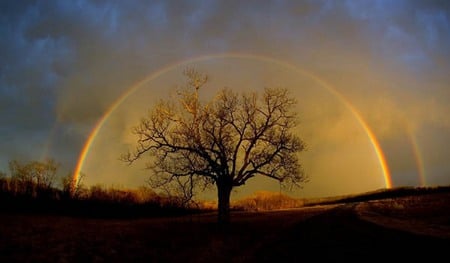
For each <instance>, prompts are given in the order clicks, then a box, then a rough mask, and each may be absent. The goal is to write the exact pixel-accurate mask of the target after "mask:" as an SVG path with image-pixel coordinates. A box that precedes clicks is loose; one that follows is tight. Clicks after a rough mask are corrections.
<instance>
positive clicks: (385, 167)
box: [73, 53, 392, 188]
mask: <svg viewBox="0 0 450 263" xmlns="http://www.w3.org/2000/svg"><path fill="white" fill-rule="evenodd" d="M220 58H241V59H254V60H259V61H263V62H270V63H274V64H276V65H280V66H283V67H286V68H288V69H291V70H293V71H294V72H298V73H300V74H303V75H305V76H308V77H310V78H312V79H313V80H314V81H316V82H317V83H319V84H320V85H321V86H323V87H324V88H326V89H327V90H328V91H329V92H331V93H332V94H333V95H335V96H336V97H337V98H338V99H339V100H340V101H341V102H342V103H344V105H345V106H346V107H347V108H348V109H349V110H350V111H351V112H352V114H353V115H354V117H355V118H356V119H357V121H358V122H359V123H360V125H361V126H362V128H363V129H364V131H365V132H366V134H367V136H368V138H369V140H370V142H371V144H372V146H373V149H374V151H375V153H376V155H377V158H378V160H379V162H380V166H381V169H382V172H383V177H384V182H385V186H386V188H392V180H391V176H390V172H389V168H388V165H387V162H386V158H385V156H384V154H383V151H382V149H381V147H380V144H379V142H378V140H377V138H376V136H375V134H374V133H373V132H372V130H371V129H370V127H369V125H368V124H367V123H366V122H365V121H364V119H363V118H362V116H361V114H360V113H359V112H358V111H357V110H356V109H355V107H353V105H352V104H350V102H349V101H348V100H347V99H346V98H345V97H344V96H343V95H342V94H341V93H339V92H338V91H337V90H336V89H335V88H333V87H332V86H331V85H329V84H328V83H326V82H325V81H323V80H321V79H320V78H318V77H317V76H315V75H314V74H312V73H310V72H308V71H306V70H304V69H302V68H299V67H297V66H295V65H293V64H290V63H288V62H284V61H280V60H276V59H273V58H270V57H266V56H263V55H255V54H246V53H221V54H212V55H204V56H199V57H195V58H190V59H185V60H181V61H178V62H175V63H172V64H170V65H168V66H166V67H164V68H162V69H160V70H158V71H155V72H153V73H152V74H150V75H149V76H147V77H146V78H144V79H143V80H141V81H139V82H137V83H136V84H134V85H133V86H131V87H130V88H128V90H127V91H126V92H124V93H123V94H122V96H120V97H119V98H118V99H117V100H116V101H115V102H114V103H113V104H112V105H111V106H110V107H109V108H108V109H107V111H106V112H105V113H104V114H103V116H102V117H101V118H100V119H99V120H98V121H97V123H96V124H95V126H94V128H93V129H92V131H91V133H90V134H89V136H88V137H87V139H86V142H85V144H84V146H83V148H82V150H81V153H80V155H79V158H78V162H77V165H76V167H75V171H74V174H73V179H74V181H75V182H77V181H78V179H79V176H80V174H81V169H82V167H83V164H84V161H85V159H86V156H87V155H88V153H89V149H90V147H91V145H92V143H93V141H94V140H95V138H96V136H97V135H98V133H99V131H100V129H101V128H102V126H103V124H104V123H105V122H106V120H107V119H108V118H109V116H111V114H112V113H113V112H114V111H115V110H116V109H117V107H119V105H120V104H122V102H124V101H125V100H126V99H127V98H128V96H130V95H131V94H133V93H134V92H135V91H136V90H138V89H139V88H140V87H141V85H142V84H144V83H146V82H148V81H151V80H153V79H156V78H157V77H159V76H161V75H163V74H165V73H167V72H169V71H171V70H173V69H175V68H177V67H180V66H183V65H188V64H191V63H196V62H201V61H206V60H211V59H220Z"/></svg>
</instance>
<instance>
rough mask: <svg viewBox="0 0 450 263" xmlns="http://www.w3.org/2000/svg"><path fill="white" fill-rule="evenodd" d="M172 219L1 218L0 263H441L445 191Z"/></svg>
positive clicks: (447, 206) (448, 226) (447, 203)
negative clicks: (225, 221) (222, 223)
mask: <svg viewBox="0 0 450 263" xmlns="http://www.w3.org/2000/svg"><path fill="white" fill-rule="evenodd" d="M215 219H216V218H215V215H214V214H204V215H194V216H183V217H177V218H148V219H121V220H119V219H88V218H74V217H63V216H48V215H33V216H30V215H14V214H0V262H213V263H219V262H311V261H316V262H349V261H352V262H381V261H389V262H393V261H394V260H395V261H397V260H398V261H399V262H408V261H409V260H411V261H412V260H414V262H416V261H417V260H426V262H441V261H442V262H447V261H448V257H449V255H450V193H439V194H430V195H423V196H420V197H401V198H395V199H384V200H379V201H367V202H359V203H349V204H337V205H328V206H315V207H307V208H302V209H297V210H284V211H272V212H254V213H250V212H235V213H233V216H232V221H233V222H232V224H231V225H230V226H229V227H228V228H226V229H222V228H218V227H217V225H216V224H215Z"/></svg>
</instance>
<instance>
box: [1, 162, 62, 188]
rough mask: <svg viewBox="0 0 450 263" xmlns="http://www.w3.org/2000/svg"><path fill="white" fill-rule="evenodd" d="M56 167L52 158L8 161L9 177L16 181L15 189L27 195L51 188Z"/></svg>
mask: <svg viewBox="0 0 450 263" xmlns="http://www.w3.org/2000/svg"><path fill="white" fill-rule="evenodd" d="M58 167H59V164H57V163H56V162H55V161H54V160H53V159H47V160H44V161H31V162H28V163H25V164H22V163H20V162H18V161H16V160H13V161H10V162H9V169H10V172H11V179H12V180H13V181H14V182H15V183H16V188H17V191H19V192H21V193H22V194H25V195H28V196H36V195H39V194H43V193H46V194H47V193H48V191H50V190H51V189H52V186H53V183H54V180H55V176H56V172H57V170H58Z"/></svg>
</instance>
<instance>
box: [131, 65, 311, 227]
mask: <svg viewBox="0 0 450 263" xmlns="http://www.w3.org/2000/svg"><path fill="white" fill-rule="evenodd" d="M185 75H186V77H187V83H186V86H185V87H183V89H182V90H181V91H180V92H178V96H179V98H178V99H179V100H177V101H173V100H161V101H160V102H159V103H158V104H156V105H155V106H154V107H153V108H152V109H151V110H150V111H149V114H148V116H146V117H144V118H142V119H141V121H140V123H139V124H138V125H137V126H135V127H134V129H133V133H134V134H135V135H137V145H136V148H135V149H134V151H131V152H128V153H127V154H125V155H123V156H122V159H123V160H125V161H127V162H128V163H130V164H131V163H133V162H134V161H136V160H137V159H139V158H141V157H142V156H144V155H145V154H148V155H149V156H150V157H151V158H150V163H149V164H148V168H149V169H151V170H152V171H153V174H152V176H150V182H151V184H152V185H153V186H157V187H164V186H167V185H169V184H171V183H175V184H177V185H178V186H181V188H182V189H183V192H185V193H188V194H187V197H188V198H189V197H192V195H193V193H194V189H195V187H199V186H200V187H208V186H211V185H216V187H217V190H218V201H219V221H228V220H229V198H230V193H231V190H232V188H234V187H238V186H242V185H244V184H245V183H246V182H247V180H249V179H250V178H253V177H255V176H265V177H269V178H272V179H275V180H277V181H279V182H280V183H282V184H284V185H300V184H301V183H303V182H305V181H306V179H307V176H306V175H305V174H304V173H303V170H302V167H301V164H300V161H299V156H298V153H299V152H301V151H303V150H305V144H304V142H303V141H302V140H301V139H300V138H299V137H298V135H297V134H295V132H294V131H293V129H294V128H295V127H296V126H297V125H298V117H297V113H296V112H295V107H294V106H295V105H296V103H297V102H296V100H295V99H294V98H292V96H290V95H289V92H288V90H287V89H283V88H266V89H264V92H263V93H262V94H261V95H260V94H258V93H256V92H245V93H237V92H235V91H233V90H231V89H228V88H223V89H221V90H220V91H219V92H218V93H217V95H216V96H215V97H214V98H213V99H212V100H210V101H209V102H206V103H205V102H202V101H200V100H199V92H200V91H201V89H202V88H203V87H204V86H205V84H206V83H207V81H208V78H207V77H206V76H205V75H203V74H200V73H199V72H197V71H195V70H186V71H185Z"/></svg>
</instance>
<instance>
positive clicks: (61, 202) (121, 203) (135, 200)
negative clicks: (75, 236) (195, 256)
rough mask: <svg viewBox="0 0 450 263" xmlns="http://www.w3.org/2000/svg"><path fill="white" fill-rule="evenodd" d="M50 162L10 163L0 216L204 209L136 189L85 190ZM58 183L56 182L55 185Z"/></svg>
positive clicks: (0, 192)
mask: <svg viewBox="0 0 450 263" xmlns="http://www.w3.org/2000/svg"><path fill="white" fill-rule="evenodd" d="M57 169H58V164H57V163H56V162H54V161H53V160H45V161H32V162H29V163H25V164H22V163H19V162H17V161H11V162H10V163H9V174H7V173H4V172H2V173H0V213H2V212H8V213H10V212H15V213H48V214H59V215H61V214H62V215H71V216H87V217H116V218H121V217H123V218H129V217H140V216H173V215H183V214H187V213H198V212H202V211H204V210H205V209H204V208H203V207H200V206H199V205H198V204H196V203H194V202H190V203H186V202H184V201H183V200H181V199H180V198H179V197H177V196H167V195H161V194H157V193H156V192H155V191H153V190H152V189H150V188H148V187H145V186H143V187H140V188H138V189H131V190H130V189H117V188H112V187H109V188H106V187H103V186H100V185H95V186H91V187H85V186H83V184H82V181H81V180H78V181H74V180H73V179H72V176H71V175H67V176H65V177H57V176H56V172H57ZM57 179H59V182H58V181H57Z"/></svg>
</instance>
